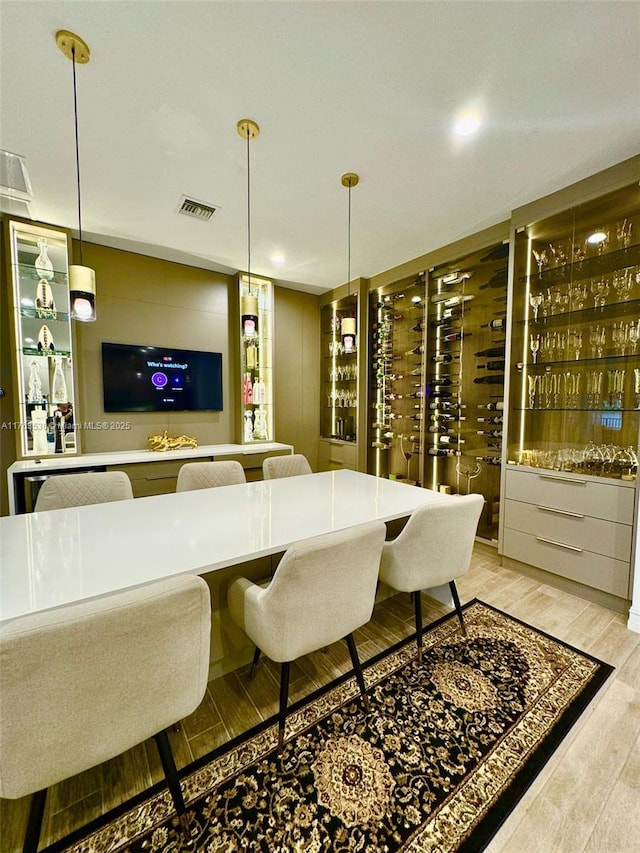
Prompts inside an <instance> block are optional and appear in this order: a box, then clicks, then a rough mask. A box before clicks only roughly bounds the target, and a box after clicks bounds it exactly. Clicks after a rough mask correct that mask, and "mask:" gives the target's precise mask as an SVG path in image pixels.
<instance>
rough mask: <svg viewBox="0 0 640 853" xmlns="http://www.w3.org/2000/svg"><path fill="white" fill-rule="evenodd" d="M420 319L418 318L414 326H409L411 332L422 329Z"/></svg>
mask: <svg viewBox="0 0 640 853" xmlns="http://www.w3.org/2000/svg"><path fill="white" fill-rule="evenodd" d="M423 328H424V327H423V325H422V320H418V322H417V323H416V325H415V326H412V327H411V331H412V332H421V331H422V330H423Z"/></svg>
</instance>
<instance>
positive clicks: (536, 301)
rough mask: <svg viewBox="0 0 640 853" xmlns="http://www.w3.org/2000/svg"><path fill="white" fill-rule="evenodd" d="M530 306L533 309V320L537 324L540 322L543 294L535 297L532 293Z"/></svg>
mask: <svg viewBox="0 0 640 853" xmlns="http://www.w3.org/2000/svg"><path fill="white" fill-rule="evenodd" d="M529 304H530V305H531V307H532V308H533V320H534V322H537V320H538V309H539V308H540V306H541V305H542V294H541V293H538V294H535V295H534V294H533V293H532V294H531V295H530V296H529Z"/></svg>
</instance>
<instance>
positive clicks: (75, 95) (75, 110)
mask: <svg viewBox="0 0 640 853" xmlns="http://www.w3.org/2000/svg"><path fill="white" fill-rule="evenodd" d="M71 61H72V63H73V118H74V125H75V136H76V177H77V181H78V232H79V237H80V266H84V264H83V258H82V209H81V205H80V145H79V142H78V93H77V88H76V49H75V47H74V46H72V47H71Z"/></svg>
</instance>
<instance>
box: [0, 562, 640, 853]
mask: <svg viewBox="0 0 640 853" xmlns="http://www.w3.org/2000/svg"><path fill="white" fill-rule="evenodd" d="M458 589H459V592H460V598H461V600H462V601H463V602H465V601H468V600H470V599H472V598H475V597H477V598H480V599H482V600H483V601H486V602H487V603H489V604H493V605H495V606H496V607H499V608H501V609H502V610H504V611H506V612H507V613H510V614H512V615H513V616H516V617H518V618H520V619H523V620H524V621H526V622H528V623H530V624H532V625H535V626H536V627H538V628H540V629H541V630H544V631H547V632H549V633H550V634H553V635H554V636H556V637H559V638H560V639H563V640H565V641H566V642H568V643H571V644H572V645H574V646H577V647H578V648H581V649H584V650H585V651H588V652H590V653H591V654H593V655H595V656H596V657H599V658H601V659H602V660H605V661H607V662H608V663H611V664H613V665H614V666H615V667H616V671H615V673H614V674H613V676H612V677H611V678H610V679H609V681H608V682H607V684H606V685H605V686H604V688H603V689H602V690H601V692H600V693H599V694H598V696H597V697H596V699H595V700H594V701H593V702H592V703H591V705H590V706H589V708H587V710H586V711H585V713H584V714H583V715H582V717H581V718H580V720H579V721H578V723H577V724H576V725H575V726H574V727H573V729H572V730H571V732H570V733H569V735H568V736H567V737H566V738H565V740H564V741H563V743H562V744H561V746H560V748H559V749H558V750H557V751H556V753H555V754H554V756H553V757H552V758H551V760H550V761H549V762H548V763H547V764H546V766H545V767H544V768H543V770H542V772H541V773H540V774H539V776H538V777H537V779H536V780H535V781H534V783H533V785H532V786H531V788H530V789H529V790H528V791H527V793H526V794H525V796H524V797H523V798H522V800H521V801H520V803H519V804H518V806H517V807H516V808H515V810H514V811H513V813H512V814H511V815H510V817H509V818H508V819H507V821H506V823H505V824H504V826H503V827H502V828H501V829H500V831H499V832H498V833H497V835H496V836H495V838H494V839H493V840H492V842H491V844H490V845H489V848H488V850H489V853H512V851H513V853H582V851H585V853H627V851H628V853H632V851H633V853H636V851H637V850H639V849H640V634H637V633H633V632H631V631H628V630H627V629H626V627H625V617H623V616H622V615H620V614H618V613H614V612H613V611H610V610H607V609H605V608H603V607H600V606H598V605H596V604H592V603H590V602H588V601H585V600H583V599H581V598H577V597H576V596H573V595H570V594H568V593H564V592H561V591H559V590H557V589H554V588H552V587H549V586H546V585H543V584H540V583H538V582H536V581H535V580H532V579H530V578H527V577H524V576H522V575H519V574H518V573H516V572H515V571H512V570H510V569H506V568H502V567H501V566H500V564H499V558H498V556H497V554H495V552H494V551H493V549H491V548H488V547H483V546H477V547H476V550H475V552H474V557H473V561H472V566H471V569H470V570H469V572H468V573H467V574H466V575H465V576H464V577H463V578H461V579H460V581H459V582H458ZM445 610H446V608H444V607H443V606H442V605H441V604H439V603H438V602H435V601H433V600H432V599H430V598H427V597H426V596H423V617H424V620H425V622H427V621H428V620H430V619H434V618H436V617H438V616H440V615H442V614H443V613H444V612H445ZM412 630H413V609H412V606H411V602H410V600H409V596H407V595H397V596H394V597H393V598H389V599H386V600H385V601H383V602H381V603H379V604H378V605H376V608H375V611H374V618H373V620H372V621H371V622H370V623H369V624H368V625H366V626H365V627H364V628H362V630H361V631H359V632H358V633H357V636H356V641H357V643H358V649H359V652H360V656H361V659H363V660H366V659H367V658H368V657H371V656H372V655H374V654H375V653H376V652H378V651H380V650H382V649H385V648H388V646H389V645H391V644H392V643H393V642H394V641H395V640H397V639H400V638H401V637H404V636H407V635H408V634H409V633H411V632H412ZM349 666H350V663H349V655H348V651H347V648H346V645H345V644H344V643H337V644H335V645H333V646H331V647H330V648H329V649H328V650H327V653H323V652H317V653H315V654H312V655H308V656H307V657H305V658H303V659H301V660H300V661H298V662H297V663H296V664H294V665H293V666H292V671H291V686H290V700H291V701H294V700H296V699H298V698H300V697H303V696H305V695H306V694H308V693H310V692H311V691H312V690H313V689H315V688H316V687H319V686H321V685H323V684H325V683H327V681H329V680H330V679H332V678H334V677H335V676H336V675H338V674H339V673H342V672H345V671H347V670H348V669H349ZM277 703H278V668H277V667H276V666H275V665H274V664H272V663H271V662H269V661H266V660H263V661H262V662H261V664H260V666H259V667H258V670H257V672H256V675H255V677H254V679H253V681H252V682H249V681H248V678H247V669H246V668H245V669H243V670H238V671H236V672H232V673H230V674H228V675H225V676H223V677H222V678H219V679H216V680H215V681H213V682H211V683H210V684H209V690H208V692H207V695H206V697H205V699H204V701H203V703H202V705H201V706H200V708H198V710H197V711H196V712H195V713H194V714H192V715H191V716H190V717H189V718H188V719H186V720H184V721H183V725H182V727H181V731H180V732H178V733H172V735H171V740H172V746H173V749H174V752H175V755H176V763H177V764H178V766H179V767H181V766H184V765H185V764H187V763H188V762H189V761H191V760H193V759H194V758H196V757H198V756H201V755H204V754H205V753H207V752H208V751H209V750H211V749H213V748H214V747H216V746H219V745H220V744H223V743H225V742H226V741H228V740H229V739H230V738H231V737H233V736H235V735H237V734H240V733H241V732H243V731H245V730H246V729H248V728H250V727H251V726H253V725H254V724H255V723H258V722H259V721H261V720H263V719H265V718H266V717H269V716H270V715H272V714H274V713H275V712H276V710H277ZM161 778H162V772H161V769H160V763H159V760H158V757H157V754H156V752H155V745H154V744H153V743H152V742H149V743H147V744H144V745H141V746H139V747H137V748H136V749H134V750H131V751H130V752H128V753H126V754H125V755H122V756H120V757H118V758H116V759H114V760H113V761H109V762H106V763H105V764H103V765H100V766H99V767H96V768H93V769H92V770H90V771H88V772H86V773H83V774H80V775H79V776H76V777H74V778H73V779H70V780H67V781H65V782H63V783H61V784H59V785H56V786H55V787H54V788H53V789H52V790H51V792H50V795H49V801H48V807H47V811H46V813H45V822H44V825H43V837H42V840H41V846H44V845H45V844H48V843H51V842H52V841H53V840H54V839H56V838H59V837H61V836H63V835H64V834H66V833H67V832H69V831H70V830H72V829H73V828H75V827H77V826H80V825H82V824H84V823H86V822H87V821H89V820H91V819H92V818H94V817H96V816H98V815H100V814H101V813H103V812H104V811H106V810H108V809H109V808H112V807H113V806H114V805H116V804H118V803H120V802H122V801H123V800H125V799H127V798H128V797H131V796H133V795H134V794H135V793H138V792H139V791H142V790H144V789H145V788H146V787H148V786H149V785H150V784H152V783H153V782H156V781H158V780H159V779H161ZM27 809H28V798H25V799H23V800H17V801H10V800H0V849H1V850H2V853H14V851H15V853H18V851H19V850H21V847H22V839H23V833H24V826H25V822H26V815H27Z"/></svg>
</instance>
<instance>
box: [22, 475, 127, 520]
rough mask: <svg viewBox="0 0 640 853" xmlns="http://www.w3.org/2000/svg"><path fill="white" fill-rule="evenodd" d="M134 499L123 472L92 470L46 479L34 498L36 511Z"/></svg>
mask: <svg viewBox="0 0 640 853" xmlns="http://www.w3.org/2000/svg"><path fill="white" fill-rule="evenodd" d="M132 498H133V491H132V489H131V480H130V479H129V477H128V476H127V475H126V474H125V473H124V471H91V472H86V473H82V474H60V475H58V476H56V477H48V478H47V479H46V480H45V481H44V483H43V484H42V486H41V488H40V491H39V492H38V497H37V498H36V505H35V511H36V512H42V510H47V509H65V508H66V507H70V506H86V505H88V504H101V503H108V502H109V501H124V500H129V499H132Z"/></svg>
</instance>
